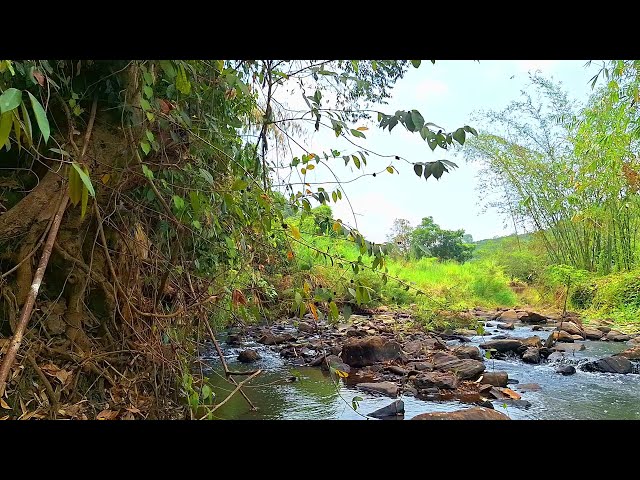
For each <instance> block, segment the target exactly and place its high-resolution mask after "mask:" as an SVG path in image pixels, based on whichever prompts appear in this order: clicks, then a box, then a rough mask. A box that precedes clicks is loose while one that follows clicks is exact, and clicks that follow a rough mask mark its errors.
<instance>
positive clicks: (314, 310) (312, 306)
mask: <svg viewBox="0 0 640 480" xmlns="http://www.w3.org/2000/svg"><path fill="white" fill-rule="evenodd" d="M309 310H311V315H313V318H315V319H316V320H318V310H317V309H316V306H315V305H314V304H313V303H309Z"/></svg>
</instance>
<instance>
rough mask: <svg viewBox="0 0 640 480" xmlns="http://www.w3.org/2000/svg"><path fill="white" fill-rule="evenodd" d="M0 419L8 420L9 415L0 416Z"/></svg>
mask: <svg viewBox="0 0 640 480" xmlns="http://www.w3.org/2000/svg"><path fill="white" fill-rule="evenodd" d="M0 420H9V415H5V416H4V417H0Z"/></svg>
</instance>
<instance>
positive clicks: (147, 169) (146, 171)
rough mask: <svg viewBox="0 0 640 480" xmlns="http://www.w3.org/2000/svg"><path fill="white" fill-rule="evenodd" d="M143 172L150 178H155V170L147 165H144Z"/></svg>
mask: <svg viewBox="0 0 640 480" xmlns="http://www.w3.org/2000/svg"><path fill="white" fill-rule="evenodd" d="M142 172H143V173H144V176H145V177H147V178H148V179H149V180H153V171H152V170H151V169H150V168H149V167H147V166H146V165H142Z"/></svg>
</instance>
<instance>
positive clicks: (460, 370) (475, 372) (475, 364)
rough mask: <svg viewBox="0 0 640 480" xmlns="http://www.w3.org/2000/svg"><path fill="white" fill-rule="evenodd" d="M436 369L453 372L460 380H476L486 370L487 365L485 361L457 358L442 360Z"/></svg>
mask: <svg viewBox="0 0 640 480" xmlns="http://www.w3.org/2000/svg"><path fill="white" fill-rule="evenodd" d="M436 369H438V370H443V371H450V372H453V373H455V374H456V375H457V376H458V378H459V379H460V380H474V379H476V378H478V376H479V375H480V374H481V373H482V372H484V369H485V366H484V363H483V362H479V361H478V360H471V359H467V358H465V359H460V358H456V359H455V360H450V361H447V362H441V363H440V364H439V365H436Z"/></svg>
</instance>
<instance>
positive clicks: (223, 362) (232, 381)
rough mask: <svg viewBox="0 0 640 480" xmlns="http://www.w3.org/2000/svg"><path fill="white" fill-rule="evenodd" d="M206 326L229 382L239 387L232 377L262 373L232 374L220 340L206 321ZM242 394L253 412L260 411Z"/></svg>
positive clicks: (241, 391)
mask: <svg viewBox="0 0 640 480" xmlns="http://www.w3.org/2000/svg"><path fill="white" fill-rule="evenodd" d="M204 324H205V325H206V326H207V330H209V336H210V337H211V340H212V341H213V344H214V345H215V347H216V351H217V352H218V356H219V357H220V361H221V362H222V368H224V375H225V377H227V380H229V381H230V382H231V383H233V384H234V385H235V386H238V382H236V379H235V378H233V377H232V376H231V375H253V374H255V373H256V372H259V371H260V370H254V371H252V372H231V371H229V367H228V366H227V361H226V360H225V359H224V355H223V354H222V350H221V349H220V345H219V344H218V340H216V336H215V335H214V334H213V330H212V329H211V325H209V322H208V321H207V320H206V319H205V320H204ZM240 393H241V394H242V396H243V397H244V399H245V400H246V401H247V403H248V404H249V406H250V407H251V410H254V411H255V410H258V407H256V406H255V405H254V404H253V403H252V402H251V400H249V397H247V394H246V393H244V391H243V390H240Z"/></svg>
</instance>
